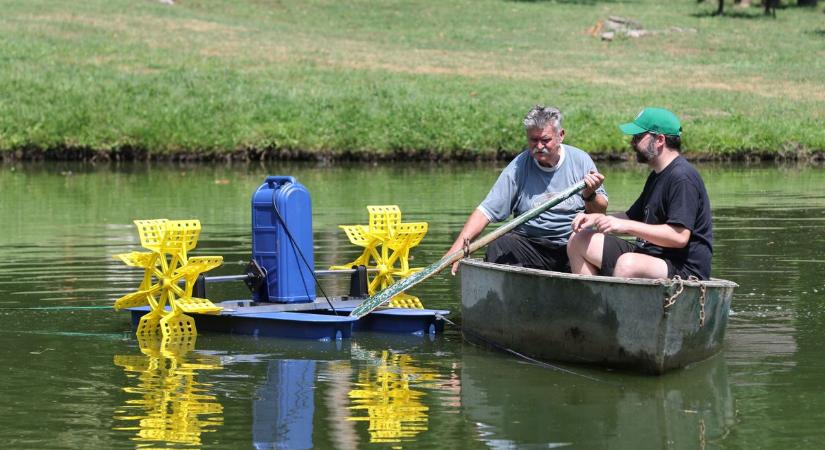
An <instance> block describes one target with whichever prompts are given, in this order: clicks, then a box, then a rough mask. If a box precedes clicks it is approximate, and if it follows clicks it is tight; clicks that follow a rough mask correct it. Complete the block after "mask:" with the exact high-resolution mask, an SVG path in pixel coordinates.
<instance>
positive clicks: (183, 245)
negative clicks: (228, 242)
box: [114, 219, 223, 339]
mask: <svg viewBox="0 0 825 450" xmlns="http://www.w3.org/2000/svg"><path fill="white" fill-rule="evenodd" d="M135 225H137V228H138V234H139V235H140V244H141V245H142V246H143V248H145V249H147V250H149V251H148V252H130V253H123V254H120V255H115V256H114V258H116V259H120V260H121V261H123V262H124V263H126V264H127V265H129V266H132V267H140V268H142V269H143V281H142V282H141V284H140V287H139V288H138V290H137V291H136V292H133V293H131V294H127V295H124V296H123V297H121V298H119V299H117V301H115V309H117V310H119V309H124V308H134V307H138V306H149V307H150V308H151V310H150V311H149V313H148V314H146V315H144V316H143V317H142V318H141V319H140V324H139V325H138V329H137V335H138V338H146V339H149V338H151V337H153V336H158V335H162V336H163V337H164V338H167V339H170V338H175V339H184V338H187V337H190V338H191V337H194V336H196V335H197V330H196V329H195V320H194V319H193V318H192V317H190V316H188V315H186V314H184V313H199V314H217V313H219V312H220V311H221V309H222V308H221V307H219V306H215V305H214V304H213V303H212V302H210V301H209V300H207V299H205V298H197V297H193V296H192V288H193V287H194V285H195V281H197V279H198V275H200V274H201V273H203V272H206V271H209V270H212V269H214V268H215V267H218V266H220V265H221V264H222V263H223V257H221V256H198V257H193V258H190V257H188V254H187V253H188V252H189V251H190V250H192V249H193V248H195V246H196V245H197V243H198V237H199V236H200V231H201V223H200V221H198V220H166V219H154V220H136V221H135ZM181 282H182V283H183V286H181V285H180V284H181Z"/></svg>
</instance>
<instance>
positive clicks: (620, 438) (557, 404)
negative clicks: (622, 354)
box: [461, 345, 735, 449]
mask: <svg viewBox="0 0 825 450" xmlns="http://www.w3.org/2000/svg"><path fill="white" fill-rule="evenodd" d="M573 370H575V371H577V372H576V373H575V374H574V373H564V372H561V371H557V370H552V369H546V368H541V367H538V366H536V365H533V364H528V363H525V362H522V361H520V360H516V359H513V358H509V357H506V356H501V357H498V358H496V357H492V356H491V353H489V352H484V351H483V350H481V349H477V348H474V347H471V346H467V345H465V346H464V351H463V356H462V367H461V382H462V389H461V400H462V405H463V407H464V410H465V413H466V416H467V417H468V418H469V419H470V420H471V421H472V422H473V423H474V424H475V427H476V432H477V434H478V439H479V440H480V441H482V442H485V443H487V444H488V445H490V446H493V447H497V448H523V447H532V446H536V447H541V448H547V447H554V446H567V445H571V446H573V447H576V448H591V449H598V448H611V449H615V448H628V449H640V448H656V449H659V448H697V449H703V448H705V447H706V446H708V447H712V446H713V444H718V443H719V442H720V441H721V440H723V439H724V438H725V437H726V436H727V434H728V432H729V431H730V428H731V427H732V426H733V424H734V421H735V417H734V415H735V408H734V401H733V396H732V394H731V390H730V384H729V382H728V375H727V366H726V363H725V359H724V358H723V357H722V355H718V356H717V357H713V358H710V359H709V360H706V361H703V362H701V363H697V364H695V365H693V366H690V367H687V368H685V369H683V370H680V371H675V372H673V373H671V374H668V375H665V376H662V377H655V378H651V377H646V376H638V375H629V374H622V373H605V372H598V371H590V370H587V369H580V368H575V369H573Z"/></svg>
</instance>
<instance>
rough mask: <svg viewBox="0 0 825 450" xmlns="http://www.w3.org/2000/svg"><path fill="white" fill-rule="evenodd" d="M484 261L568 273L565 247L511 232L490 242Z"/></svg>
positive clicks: (568, 266) (568, 267)
mask: <svg viewBox="0 0 825 450" xmlns="http://www.w3.org/2000/svg"><path fill="white" fill-rule="evenodd" d="M484 260H485V261H488V262H492V263H498V264H507V265H510V266H519V267H529V268H531V269H542V270H554V271H556V272H570V260H569V259H568V258H567V246H566V245H564V244H558V243H555V242H553V241H551V240H549V239H543V238H536V237H528V236H524V235H522V234H519V233H515V232H512V231H511V232H509V233H506V234H505V235H504V236H502V237H500V238H498V239H496V240H495V241H493V242H490V245H488V246H487V253H486V255H485V256H484Z"/></svg>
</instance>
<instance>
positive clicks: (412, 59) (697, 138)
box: [0, 0, 825, 158]
mask: <svg viewBox="0 0 825 450" xmlns="http://www.w3.org/2000/svg"><path fill="white" fill-rule="evenodd" d="M713 3H715V2H705V4H701V5H697V4H696V2H695V1H691V0H678V1H674V2H661V1H657V0H636V1H632V2H631V1H627V2H619V1H596V0H593V1H572V0H569V1H561V0H559V1H557V2H552V1H505V0H455V1H443V2H442V1H436V0H430V1H424V0H395V1H390V0H381V1H377V0H306V1H303V0H280V1H279V0H180V1H179V2H178V4H176V5H174V6H168V5H163V4H160V3H159V2H156V1H153V0H87V1H84V2H59V1H54V0H52V1H44V0H30V1H27V2H19V1H12V0H0V9H2V11H3V14H2V16H0V66H2V70H0V152H2V154H3V155H5V156H6V157H8V156H14V155H16V156H25V155H29V156H31V155H41V154H48V155H51V156H55V157H61V156H63V157H71V156H78V155H79V156H84V155H85V156H89V155H90V154H94V153H96V152H102V153H103V154H104V155H109V156H115V157H117V156H118V155H120V156H124V157H133V156H138V157H143V156H145V155H146V154H151V155H157V156H160V157H163V156H168V155H174V154H178V155H180V154H184V155H189V156H195V157H198V156H202V155H214V154H220V155H223V154H240V155H252V156H254V157H260V156H265V157H267V158H283V157H290V156H293V157H294V156H310V157H312V156H324V157H352V158H362V157H378V158H383V157H405V156H416V157H439V158H442V157H443V158H450V157H462V158H475V157H493V156H495V155H503V154H512V153H513V152H516V151H518V150H519V149H520V148H521V147H522V146H523V144H524V138H523V132H522V130H521V128H520V120H521V117H522V116H523V114H524V112H525V111H526V110H527V109H528V108H529V107H530V106H532V105H533V104H535V103H546V104H554V105H557V106H559V107H560V108H562V110H563V111H565V113H566V114H567V120H566V124H565V125H566V128H567V131H568V138H567V142H568V143H571V144H574V145H578V146H580V147H582V148H584V149H587V150H590V151H592V152H594V153H599V154H601V155H610V154H615V153H617V152H624V151H625V148H626V147H627V144H626V140H625V139H624V137H623V136H621V135H620V134H619V133H618V131H617V129H616V127H615V126H616V124H617V123H618V122H621V121H625V120H628V119H630V118H632V117H633V116H634V115H635V113H636V112H638V110H639V109H640V108H641V107H642V106H644V105H658V106H666V107H670V108H672V109H673V110H674V111H676V112H677V113H678V114H679V115H680V116H681V117H682V118H683V120H684V122H685V130H686V144H687V148H688V150H689V151H690V152H691V153H693V154H705V155H711V156H715V157H729V156H734V155H741V154H747V153H755V154H762V153H764V154H768V155H785V156H795V155H801V156H805V155H808V154H810V153H812V152H822V151H823V150H825V127H823V123H825V90H824V89H823V86H825V22H823V15H822V13H821V12H820V11H810V10H806V9H798V8H788V9H785V10H781V11H779V13H778V17H777V18H776V19H775V20H774V19H770V18H764V17H762V16H761V14H760V11H759V9H758V8H753V10H752V11H749V12H745V13H737V14H736V17H711V16H709V15H708V14H706V13H707V12H709V11H712V10H713V9H714V5H713ZM610 15H618V16H624V17H629V18H632V19H635V20H638V21H640V22H641V23H642V24H643V25H644V26H645V28H647V29H650V30H668V29H669V28H670V27H681V28H692V29H695V30H696V31H695V32H692V31H683V32H676V31H669V32H666V33H661V34H657V35H655V36H646V37H643V38H639V39H630V38H627V39H617V40H614V41H613V42H603V41H601V40H600V39H599V38H597V37H593V36H590V35H588V34H587V33H586V30H587V29H588V27H591V26H593V25H594V24H595V23H597V22H598V21H599V20H604V19H606V18H607V17H608V16H610Z"/></svg>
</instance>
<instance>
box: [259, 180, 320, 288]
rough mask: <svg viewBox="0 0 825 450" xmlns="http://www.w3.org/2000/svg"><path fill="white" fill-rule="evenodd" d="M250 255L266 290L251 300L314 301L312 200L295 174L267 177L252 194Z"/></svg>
mask: <svg viewBox="0 0 825 450" xmlns="http://www.w3.org/2000/svg"><path fill="white" fill-rule="evenodd" d="M279 215H280V218H279V217H278V216H279ZM284 224H286V229H285V228H284ZM287 229H288V230H289V233H291V235H292V238H293V239H294V242H292V240H291V239H290V237H289V233H287ZM297 249H300V252H301V253H303V257H304V258H305V259H306V262H304V259H302V258H301V254H300V253H299V252H298V251H297ZM252 258H253V259H254V260H255V261H256V262H257V263H258V264H259V265H260V266H261V267H262V268H263V269H264V270H265V271H266V283H265V286H264V287H265V289H259V290H257V291H255V292H253V293H252V299H253V300H255V301H256V302H278V303H303V302H311V301H314V300H315V280H314V279H313V277H312V275H313V274H312V271H313V270H314V267H315V259H314V257H313V253H312V202H311V200H310V196H309V191H308V190H307V189H306V188H305V187H304V186H303V185H301V184H300V183H298V181H297V180H295V178H294V177H286V176H270V177H267V179H266V181H265V182H264V184H262V185H261V186H260V187H259V188H258V190H256V191H255V193H254V194H253V195H252Z"/></svg>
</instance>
